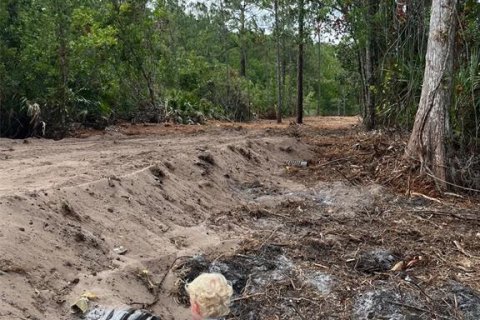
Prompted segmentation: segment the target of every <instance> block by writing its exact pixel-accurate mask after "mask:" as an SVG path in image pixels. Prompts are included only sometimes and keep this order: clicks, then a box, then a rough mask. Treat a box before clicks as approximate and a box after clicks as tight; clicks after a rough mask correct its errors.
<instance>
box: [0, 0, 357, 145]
mask: <svg viewBox="0 0 480 320" xmlns="http://www.w3.org/2000/svg"><path fill="white" fill-rule="evenodd" d="M277 3H278V6H277V22H278V25H277V26H276V28H275V27H274V25H273V22H272V21H270V20H271V19H270V18H273V9H274V8H273V4H272V3H267V2H265V3H257V2H254V1H251V2H249V1H241V0H221V1H217V2H213V3H211V4H210V5H206V4H203V3H201V2H199V3H193V2H189V3H180V2H178V1H171V0H165V1H147V0H124V1H122V0H103V1H102V0H90V1H88V0H87V1H85V0H61V1H60V0H58V1H57V0H6V1H2V2H1V3H0V117H1V120H0V121H1V127H0V128H1V135H2V136H9V137H23V136H28V135H31V134H33V133H34V132H33V131H34V130H33V128H32V125H30V123H29V121H30V119H31V118H32V114H34V115H37V114H38V116H37V117H36V118H35V119H36V121H40V120H41V121H44V122H45V123H46V131H47V134H50V135H53V134H54V133H56V134H60V135H61V134H63V133H64V132H65V129H67V128H68V127H69V125H70V124H71V123H76V124H85V125H92V126H99V127H101V126H104V125H106V124H108V123H111V122H113V121H116V120H119V119H126V120H132V121H135V120H137V121H164V120H174V121H178V122H181V123H191V122H197V121H198V120H199V119H200V118H202V117H216V118H228V119H233V120H249V119H251V118H252V117H253V115H254V114H257V115H258V116H266V117H275V113H276V110H275V108H276V107H277V106H278V105H279V103H278V100H277V98H276V97H277V94H276V93H277V91H278V90H277V88H280V90H281V94H282V99H281V100H280V104H281V106H280V108H281V113H282V114H284V115H292V114H294V113H295V106H296V103H295V101H296V99H297V98H296V73H297V68H296V63H297V54H296V49H297V43H298V39H297V34H296V26H297V24H296V22H297V21H296V20H297V14H296V12H295V8H294V7H291V4H288V3H286V2H283V0H279V1H277ZM307 23H310V22H309V21H306V23H305V28H308V26H307ZM303 42H305V43H306V50H305V60H306V62H305V76H304V86H305V89H304V92H305V98H304V101H305V110H306V112H307V113H315V112H317V105H320V106H321V110H318V113H322V114H338V113H340V114H354V113H356V111H357V109H358V101H357V100H358V99H357V98H358V97H357V96H355V89H353V90H351V89H345V88H349V87H352V88H356V87H357V86H358V85H357V83H356V81H354V77H355V76H354V75H350V74H349V73H348V72H347V71H346V70H345V69H344V68H343V67H342V66H341V63H340V60H339V58H337V55H338V50H337V48H336V46H335V45H331V44H326V43H323V44H321V49H320V48H319V46H320V45H319V44H318V43H317V42H314V39H313V38H308V37H305V39H304V41H303ZM277 49H278V52H277ZM319 59H320V60H321V61H322V63H319V61H318V60H319ZM277 60H278V63H277V62H276V61H277ZM277 67H278V68H277ZM277 74H278V77H277ZM277 78H278V81H276V79H277ZM318 88H321V90H322V94H321V95H319V94H318V92H317V91H318ZM33 106H35V107H33ZM35 133H38V130H37V132H35Z"/></svg>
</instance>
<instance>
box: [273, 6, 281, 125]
mask: <svg viewBox="0 0 480 320" xmlns="http://www.w3.org/2000/svg"><path fill="white" fill-rule="evenodd" d="M273 6H274V12H275V33H276V35H275V42H276V49H277V54H276V56H277V61H276V63H277V66H276V76H277V123H282V109H283V101H282V62H281V57H280V21H279V18H278V0H274V2H273Z"/></svg>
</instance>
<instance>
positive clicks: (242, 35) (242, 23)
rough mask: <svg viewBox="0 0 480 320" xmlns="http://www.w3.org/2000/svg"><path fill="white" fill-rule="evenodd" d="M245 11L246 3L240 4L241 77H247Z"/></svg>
mask: <svg viewBox="0 0 480 320" xmlns="http://www.w3.org/2000/svg"><path fill="white" fill-rule="evenodd" d="M245 10H246V4H245V2H244V1H242V2H241V3H240V34H239V36H240V76H242V77H245V76H246V75H247V49H246V48H245Z"/></svg>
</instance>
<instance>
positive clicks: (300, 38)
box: [297, 0, 305, 124]
mask: <svg viewBox="0 0 480 320" xmlns="http://www.w3.org/2000/svg"><path fill="white" fill-rule="evenodd" d="M304 6H305V4H304V0H298V64H297V123H299V124H301V123H303V41H304V39H303V38H304V34H303V33H304V32H303V28H304V18H305V17H304V15H305V8H304Z"/></svg>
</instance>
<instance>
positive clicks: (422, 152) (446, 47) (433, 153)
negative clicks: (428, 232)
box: [406, 0, 457, 189]
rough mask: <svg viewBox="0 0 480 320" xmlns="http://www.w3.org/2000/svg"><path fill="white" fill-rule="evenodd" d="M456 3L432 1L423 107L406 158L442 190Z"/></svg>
mask: <svg viewBox="0 0 480 320" xmlns="http://www.w3.org/2000/svg"><path fill="white" fill-rule="evenodd" d="M456 4H457V0H433V2H432V10H431V15H430V33H429V36H428V46H427V54H426V65H425V73H424V78H423V87H422V94H421V97H420V104H419V106H418V111H417V114H416V116H415V123H414V125H413V130H412V134H411V136H410V140H409V142H408V146H407V149H406V155H407V156H409V157H413V158H415V159H418V160H420V161H421V164H422V170H424V171H425V170H431V171H432V173H433V174H434V175H435V177H436V178H437V179H436V181H437V182H438V184H437V185H439V186H440V187H441V188H443V189H446V187H447V175H446V172H447V170H446V165H447V160H446V141H445V137H446V132H447V126H448V123H447V108H448V106H449V105H450V102H451V94H452V77H453V74H452V73H453V49H454V38H455V26H456V19H455V6H456Z"/></svg>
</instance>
